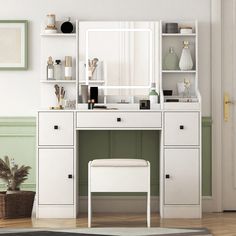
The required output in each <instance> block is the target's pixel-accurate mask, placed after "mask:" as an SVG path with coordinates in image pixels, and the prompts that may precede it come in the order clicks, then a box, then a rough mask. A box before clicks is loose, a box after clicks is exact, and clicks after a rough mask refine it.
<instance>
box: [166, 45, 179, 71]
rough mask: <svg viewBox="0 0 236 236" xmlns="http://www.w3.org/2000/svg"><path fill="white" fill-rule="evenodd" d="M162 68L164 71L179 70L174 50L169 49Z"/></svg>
mask: <svg viewBox="0 0 236 236" xmlns="http://www.w3.org/2000/svg"><path fill="white" fill-rule="evenodd" d="M163 66H164V69H165V70H179V58H178V56H177V55H176V53H175V50H174V48H172V47H170V48H169V52H168V53H167V54H166V56H165V59H164V65H163Z"/></svg>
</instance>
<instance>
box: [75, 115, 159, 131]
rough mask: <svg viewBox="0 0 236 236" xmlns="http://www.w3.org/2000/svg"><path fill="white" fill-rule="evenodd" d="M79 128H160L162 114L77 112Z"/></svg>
mask: <svg viewBox="0 0 236 236" xmlns="http://www.w3.org/2000/svg"><path fill="white" fill-rule="evenodd" d="M77 127H78V128H136V127H139V128H160V127H161V113H160V112H97V111H94V112H77Z"/></svg>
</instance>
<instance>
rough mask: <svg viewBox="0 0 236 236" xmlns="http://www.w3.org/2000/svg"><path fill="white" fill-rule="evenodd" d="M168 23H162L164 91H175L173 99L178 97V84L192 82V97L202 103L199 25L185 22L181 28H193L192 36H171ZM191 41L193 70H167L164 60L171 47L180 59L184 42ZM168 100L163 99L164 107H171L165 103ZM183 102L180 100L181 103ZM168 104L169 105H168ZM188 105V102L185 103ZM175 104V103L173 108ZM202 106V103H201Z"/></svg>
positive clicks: (162, 78) (161, 69)
mask: <svg viewBox="0 0 236 236" xmlns="http://www.w3.org/2000/svg"><path fill="white" fill-rule="evenodd" d="M166 23H168V22H160V29H161V33H160V81H161V83H162V89H163V90H172V91H173V96H172V97H173V99H174V97H175V98H176V97H179V96H178V91H177V83H179V82H183V81H184V79H187V80H189V81H190V83H191V86H190V96H191V97H196V98H197V99H198V101H200V97H198V94H199V91H198V23H197V22H196V21H192V22H191V21H183V22H179V27H181V26H182V25H185V26H186V25H188V26H191V27H192V29H193V33H192V34H180V33H176V34H170V33H166V32H165V25H166ZM185 40H186V41H189V49H190V52H191V56H192V60H193V64H194V66H193V69H192V70H187V71H182V70H167V69H166V68H164V59H165V56H166V54H167V53H168V50H169V48H170V47H172V48H173V49H174V51H175V53H176V54H177V56H178V58H179V59H180V57H181V53H182V49H183V41H185ZM165 101H166V98H165V97H164V98H163V102H164V104H163V106H164V108H165V106H168V107H170V105H171V104H172V102H171V104H169V102H165ZM181 101H182V100H181V99H180V101H179V102H181ZM167 103H168V104H167ZM184 103H187V102H184ZM174 106H175V103H174V102H173V107H174ZM199 106H200V103H199Z"/></svg>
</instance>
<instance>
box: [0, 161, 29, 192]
mask: <svg viewBox="0 0 236 236" xmlns="http://www.w3.org/2000/svg"><path fill="white" fill-rule="evenodd" d="M30 169H31V167H30V166H24V165H23V166H21V167H19V166H18V165H17V164H15V160H14V159H11V160H9V157H8V156H5V157H4V160H3V159H1V158H0V179H2V180H3V181H5V182H7V194H10V193H15V192H18V191H20V185H21V184H22V183H23V182H24V181H25V180H27V176H28V174H29V170H30Z"/></svg>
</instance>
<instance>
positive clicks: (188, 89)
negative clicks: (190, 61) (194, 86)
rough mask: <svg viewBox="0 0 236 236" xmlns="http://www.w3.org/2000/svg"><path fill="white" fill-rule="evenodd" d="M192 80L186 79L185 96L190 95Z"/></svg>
mask: <svg viewBox="0 0 236 236" xmlns="http://www.w3.org/2000/svg"><path fill="white" fill-rule="evenodd" d="M190 86H191V83H190V80H188V79H184V96H185V97H190Z"/></svg>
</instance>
